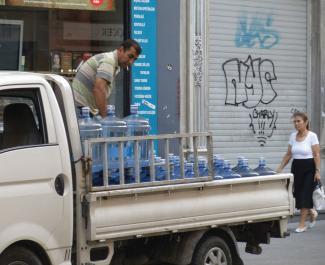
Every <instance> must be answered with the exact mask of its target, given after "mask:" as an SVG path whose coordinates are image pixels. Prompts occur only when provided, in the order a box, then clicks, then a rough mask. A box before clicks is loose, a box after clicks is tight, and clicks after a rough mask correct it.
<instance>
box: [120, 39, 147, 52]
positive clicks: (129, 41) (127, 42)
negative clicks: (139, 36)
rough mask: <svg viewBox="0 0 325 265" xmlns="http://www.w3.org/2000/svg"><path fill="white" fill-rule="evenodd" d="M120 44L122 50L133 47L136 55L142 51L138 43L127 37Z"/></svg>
mask: <svg viewBox="0 0 325 265" xmlns="http://www.w3.org/2000/svg"><path fill="white" fill-rule="evenodd" d="M120 46H121V47H123V49H124V51H127V50H130V49H131V47H134V49H135V51H136V53H137V54H138V55H140V54H141V51H142V49H141V47H140V44H139V43H138V42H137V41H135V40H133V39H127V40H125V41H123V42H122V43H121V45H120Z"/></svg>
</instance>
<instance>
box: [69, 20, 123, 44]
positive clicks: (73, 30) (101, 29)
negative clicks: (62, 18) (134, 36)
mask: <svg viewBox="0 0 325 265" xmlns="http://www.w3.org/2000/svg"><path fill="white" fill-rule="evenodd" d="M63 39H64V40H99V41H122V40H123V25H122V24H90V23H78V22H64V24H63Z"/></svg>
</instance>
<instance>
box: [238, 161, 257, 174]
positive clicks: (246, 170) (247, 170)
mask: <svg viewBox="0 0 325 265" xmlns="http://www.w3.org/2000/svg"><path fill="white" fill-rule="evenodd" d="M236 172H237V173H238V174H240V175H241V176H242V177H243V178H245V177H256V176H259V174H258V173H257V172H256V171H254V170H253V169H251V168H250V167H249V166H248V159H243V165H242V166H241V167H240V168H238V170H237V171H236Z"/></svg>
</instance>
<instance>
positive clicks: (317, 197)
mask: <svg viewBox="0 0 325 265" xmlns="http://www.w3.org/2000/svg"><path fill="white" fill-rule="evenodd" d="M324 200H325V194H324V187H323V185H322V183H321V182H320V181H318V182H317V184H316V186H315V189H314V192H313V203H314V208H315V209H316V210H322V209H323V204H324Z"/></svg>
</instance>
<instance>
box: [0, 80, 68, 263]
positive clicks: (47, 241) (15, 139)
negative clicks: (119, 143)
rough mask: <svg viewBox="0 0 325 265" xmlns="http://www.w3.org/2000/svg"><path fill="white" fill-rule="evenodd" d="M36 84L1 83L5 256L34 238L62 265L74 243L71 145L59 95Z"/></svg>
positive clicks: (1, 242) (1, 245) (0, 241)
mask: <svg viewBox="0 0 325 265" xmlns="http://www.w3.org/2000/svg"><path fill="white" fill-rule="evenodd" d="M35 83H36V84H35V85H34V84H28V85H26V84H16V85H12V86H9V85H6V86H1V84H0V124H1V126H0V209H1V218H0V256H1V252H2V251H3V250H4V249H6V248H7V249H8V247H9V248H10V245H12V244H14V243H16V242H18V241H26V240H28V241H30V242H34V243H35V244H37V245H39V246H42V247H43V248H44V249H45V251H47V253H48V255H49V257H50V259H51V255H52V256H53V257H56V262H58V261H59V260H60V262H58V263H56V264H61V262H63V261H64V259H68V258H69V257H66V258H64V255H62V256H63V258H62V260H61V258H59V260H58V258H57V257H58V256H60V255H58V254H59V252H60V250H62V251H61V252H62V253H63V252H64V251H66V250H67V249H68V250H69V249H70V247H71V245H72V181H71V168H70V163H69V152H68V145H67V142H66V137H65V130H64V126H63V122H62V121H61V120H62V119H61V120H60V117H59V116H58V115H59V113H60V112H59V109H58V106H57V104H56V102H55V100H52V99H55V96H54V94H53V92H52V94H51V89H50V87H49V85H48V84H47V83H46V82H45V80H44V81H43V83H42V82H41V79H40V80H38V82H35ZM52 262H53V260H52Z"/></svg>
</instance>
